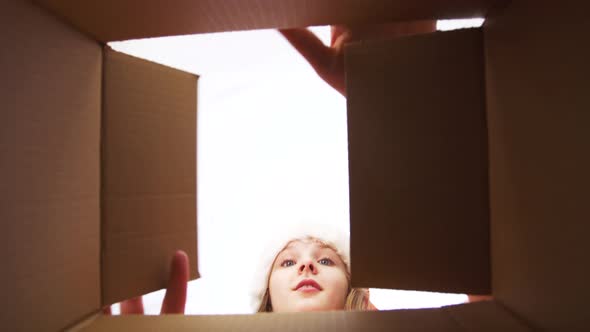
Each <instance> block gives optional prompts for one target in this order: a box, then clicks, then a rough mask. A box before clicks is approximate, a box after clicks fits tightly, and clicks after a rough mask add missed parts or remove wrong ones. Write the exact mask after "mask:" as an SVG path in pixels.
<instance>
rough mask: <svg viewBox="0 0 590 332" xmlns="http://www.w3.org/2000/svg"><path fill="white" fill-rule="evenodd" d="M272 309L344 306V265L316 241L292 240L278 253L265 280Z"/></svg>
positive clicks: (346, 283)
mask: <svg viewBox="0 0 590 332" xmlns="http://www.w3.org/2000/svg"><path fill="white" fill-rule="evenodd" d="M268 287H269V293H270V301H271V304H272V308H273V311H274V312H284V311H320V310H341V309H344V304H345V302H346V296H347V295H348V279H347V277H346V266H345V265H344V262H342V260H341V259H340V256H339V255H338V254H337V253H336V252H335V251H334V250H332V249H331V248H329V247H326V246H325V245H323V244H321V243H319V242H316V241H299V240H297V241H292V242H290V243H289V244H288V245H287V247H286V248H285V249H284V250H283V251H281V252H280V253H279V255H278V256H277V258H276V260H275V262H274V265H273V267H272V270H271V274H270V280H269V286H268Z"/></svg>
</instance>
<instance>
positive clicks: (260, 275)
mask: <svg viewBox="0 0 590 332" xmlns="http://www.w3.org/2000/svg"><path fill="white" fill-rule="evenodd" d="M269 237H270V239H269V240H268V242H267V243H266V244H265V246H264V248H261V250H260V255H259V256H258V257H260V264H259V265H258V268H257V269H256V271H255V272H254V278H253V279H252V287H251V294H250V296H251V306H252V309H253V311H256V310H258V307H259V306H260V303H261V301H262V298H263V297H264V294H265V292H266V289H267V287H268V280H269V277H270V272H271V268H272V264H273V262H274V260H275V258H276V257H277V255H278V254H279V253H280V252H281V251H282V250H283V249H284V248H285V246H286V245H287V244H288V243H289V242H291V241H293V240H298V239H306V238H309V237H312V238H315V239H318V240H321V241H322V242H324V243H325V244H327V245H329V246H330V247H332V248H334V250H335V251H336V253H337V254H338V255H339V256H340V258H341V259H342V261H343V262H344V264H345V265H346V269H347V270H348V273H349V274H350V235H349V233H348V232H343V231H342V230H340V229H338V228H336V227H334V226H332V225H328V224H322V223H310V222H305V223H296V224H294V225H293V226H285V225H280V227H277V229H276V230H273V231H271V232H269Z"/></svg>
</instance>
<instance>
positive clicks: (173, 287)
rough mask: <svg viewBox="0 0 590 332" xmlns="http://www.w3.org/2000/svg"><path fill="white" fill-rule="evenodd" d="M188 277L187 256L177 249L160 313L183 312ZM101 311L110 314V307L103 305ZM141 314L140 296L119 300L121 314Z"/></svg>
mask: <svg viewBox="0 0 590 332" xmlns="http://www.w3.org/2000/svg"><path fill="white" fill-rule="evenodd" d="M188 278H189V264H188V256H187V255H186V253H185V252H184V251H182V250H178V251H177V252H176V253H174V256H173V257H172V263H171V264H170V277H169V278H168V288H167V289H166V295H165V296H164V301H163V302H162V309H161V310H160V314H184V306H185V304H186V289H187V283H188ZM103 313H104V314H106V315H110V314H111V307H110V306H108V307H105V308H104V309H103ZM127 314H140V315H142V314H143V301H142V300H141V296H138V297H135V298H132V299H129V300H125V301H123V302H121V315H127Z"/></svg>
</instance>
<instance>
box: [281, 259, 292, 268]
mask: <svg viewBox="0 0 590 332" xmlns="http://www.w3.org/2000/svg"><path fill="white" fill-rule="evenodd" d="M293 265H295V262H294V261H293V260H292V259H286V260H284V261H283V262H282V263H281V266H282V267H289V266H293Z"/></svg>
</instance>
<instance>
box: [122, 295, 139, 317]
mask: <svg viewBox="0 0 590 332" xmlns="http://www.w3.org/2000/svg"><path fill="white" fill-rule="evenodd" d="M121 315H143V301H142V299H141V296H138V297H134V298H132V299H129V300H125V301H123V302H121Z"/></svg>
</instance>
